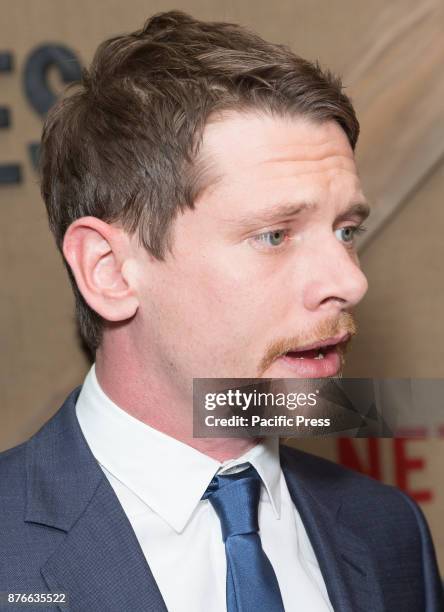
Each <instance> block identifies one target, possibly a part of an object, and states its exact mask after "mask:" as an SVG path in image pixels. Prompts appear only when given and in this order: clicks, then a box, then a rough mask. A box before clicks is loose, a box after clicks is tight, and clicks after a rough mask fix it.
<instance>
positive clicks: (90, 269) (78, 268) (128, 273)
mask: <svg viewBox="0 0 444 612" xmlns="http://www.w3.org/2000/svg"><path fill="white" fill-rule="evenodd" d="M63 254H64V256H65V258H66V260H67V262H68V263H69V265H70V267H71V270H72V272H73V274H74V277H75V280H76V283H77V286H78V288H79V290H80V292H81V294H82V295H83V297H84V299H85V301H86V302H87V304H88V305H89V306H90V307H91V308H92V309H93V310H95V311H96V312H97V313H98V314H99V315H100V316H101V317H103V318H104V319H105V320H107V321H125V320H126V319H130V318H131V317H132V316H134V314H135V313H136V311H137V308H138V306H139V301H138V297H137V283H136V274H135V260H134V258H133V249H132V243H131V239H130V237H129V235H128V234H127V233H126V232H125V231H124V230H123V229H121V228H118V227H116V226H113V225H110V224H109V223H105V222H104V221H101V220H100V219H97V218H96V217H82V218H80V219H77V220H76V221H74V222H73V223H72V224H71V225H70V226H69V228H68V229H67V231H66V233H65V236H64V239H63Z"/></svg>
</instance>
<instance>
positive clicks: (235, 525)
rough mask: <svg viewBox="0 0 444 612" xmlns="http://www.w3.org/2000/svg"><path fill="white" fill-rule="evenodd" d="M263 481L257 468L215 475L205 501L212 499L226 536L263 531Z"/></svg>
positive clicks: (211, 501) (223, 534)
mask: <svg viewBox="0 0 444 612" xmlns="http://www.w3.org/2000/svg"><path fill="white" fill-rule="evenodd" d="M260 491H261V479H260V476H259V474H258V473H257V472H256V470H255V469H254V467H253V466H250V467H249V468H248V469H246V470H244V471H242V472H237V473H236V474H229V475H226V476H214V478H213V479H212V481H211V482H210V484H209V485H208V488H207V490H206V492H205V494H204V495H203V497H202V499H208V500H209V501H210V503H211V505H212V506H213V508H214V510H215V511H216V514H217V515H218V517H219V520H220V524H221V528H222V537H223V540H224V542H225V540H226V539H227V538H228V537H230V536H235V535H241V534H247V533H255V532H257V531H259V524H258V504H259V496H260Z"/></svg>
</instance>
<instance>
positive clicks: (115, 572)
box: [41, 480, 166, 612]
mask: <svg viewBox="0 0 444 612" xmlns="http://www.w3.org/2000/svg"><path fill="white" fill-rule="evenodd" d="M41 572H42V575H43V577H44V579H45V580H46V582H47V584H48V586H49V588H50V589H51V590H53V591H56V592H57V591H58V592H60V591H62V592H66V593H68V597H69V600H70V607H69V609H70V610H73V611H74V610H76V611H77V610H78V611H79V612H80V611H82V612H83V611H84V610H107V611H109V612H123V611H128V612H133V611H134V610H153V611H154V610H155V611H156V612H157V611H159V612H160V611H165V612H166V606H165V603H164V601H163V599H162V596H161V594H160V591H159V589H158V587H157V585H156V582H155V580H154V577H153V575H152V573H151V570H150V568H149V567H148V565H147V563H146V560H145V557H144V555H143V553H142V550H141V548H140V546H139V543H138V541H137V539H136V536H135V534H134V531H133V529H132V527H131V525H130V523H129V521H128V519H127V517H126V515H125V513H124V511H123V509H122V507H121V506H120V504H119V503H118V502H117V501H116V498H115V494H114V491H112V490H111V487H110V485H109V484H108V483H107V482H106V481H105V480H102V483H101V484H100V485H99V487H98V489H97V491H96V493H95V495H94V497H93V499H92V500H91V503H90V504H89V505H88V507H87V508H86V510H85V513H84V514H83V515H82V516H81V517H80V519H79V520H78V522H77V523H76V524H75V525H74V526H73V528H72V529H71V530H70V531H69V533H68V535H67V537H66V539H65V540H64V542H63V544H62V545H61V546H60V547H59V548H58V549H57V551H56V553H55V554H54V555H53V556H52V557H51V558H50V559H49V561H47V563H46V564H45V565H44V566H43V567H42V570H41ZM62 610H63V608H62Z"/></svg>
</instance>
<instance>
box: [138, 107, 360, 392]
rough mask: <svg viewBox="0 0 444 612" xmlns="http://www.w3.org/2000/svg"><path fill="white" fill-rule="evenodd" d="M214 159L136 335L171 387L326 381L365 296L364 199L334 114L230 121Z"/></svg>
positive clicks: (153, 276) (210, 141)
mask: <svg viewBox="0 0 444 612" xmlns="http://www.w3.org/2000/svg"><path fill="white" fill-rule="evenodd" d="M202 154H203V155H204V156H206V157H207V158H208V159H209V160H210V161H211V163H212V166H213V171H214V172H215V174H216V175H217V176H218V177H219V178H218V180H216V181H215V182H214V183H213V184H212V185H211V186H210V187H208V188H207V189H206V190H205V191H204V192H203V193H202V194H201V196H200V197H199V198H198V200H197V201H196V206H195V209H194V210H189V209H187V210H186V212H185V213H183V214H181V215H179V216H178V218H177V219H176V221H175V224H174V228H173V253H172V254H168V255H167V258H166V261H165V262H157V261H155V262H154V263H153V261H152V259H148V257H147V262H148V261H149V264H148V263H147V266H148V267H147V275H146V278H147V280H146V283H145V284H144V288H143V293H142V301H141V305H140V307H139V316H138V317H137V318H136V332H135V342H136V343H137V345H138V348H139V350H140V351H141V352H142V353H145V355H146V363H147V364H149V367H154V368H156V371H157V372H158V373H162V376H164V377H165V376H166V377H167V378H168V380H170V383H171V385H173V386H179V387H180V388H181V389H182V390H183V389H187V390H189V389H190V385H191V383H192V378H193V377H218V378H222V377H234V378H243V377H282V378H299V377H301V378H302V377H309V378H310V377H322V376H334V375H336V374H338V372H339V370H340V368H341V358H340V352H341V351H340V348H341V347H338V346H336V347H333V348H332V347H330V348H324V350H323V351H322V352H323V358H322V357H321V356H320V355H319V351H318V350H317V349H315V350H313V351H306V352H301V349H305V348H307V347H311V346H312V345H313V344H316V345H319V344H320V343H324V344H325V343H327V344H331V343H332V342H333V344H336V343H337V342H338V340H344V341H345V342H346V340H347V338H348V337H350V336H351V335H353V333H354V331H355V330H354V326H353V323H352V318H351V316H350V315H349V314H347V313H348V312H349V311H350V309H351V308H352V307H353V306H354V305H355V304H357V303H358V302H359V301H360V300H361V298H362V297H363V296H364V294H365V292H366V290H367V282H366V279H365V277H364V275H363V274H362V272H361V270H360V268H359V264H358V259H357V256H356V251H355V246H354V240H353V234H354V232H355V229H350V228H357V227H358V226H359V225H360V223H361V222H362V217H363V213H364V215H365V210H364V211H363V209H364V208H365V207H364V206H363V204H364V203H365V200H364V197H363V194H362V191H361V187H360V183H359V178H358V175H357V172H356V166H355V162H354V157H353V152H352V149H351V147H350V145H349V143H348V140H347V137H346V136H345V133H344V132H343V130H342V129H341V128H340V127H339V125H337V124H336V123H335V122H326V123H324V124H317V123H313V122H311V121H308V120H305V119H299V118H298V119H290V118H288V119H283V118H271V117H268V116H263V115H258V114H249V115H246V114H243V115H241V114H237V113H232V114H230V115H227V116H226V117H225V118H224V119H223V120H220V121H218V122H213V123H210V124H209V125H208V126H207V128H206V130H205V132H204V138H203V144H202Z"/></svg>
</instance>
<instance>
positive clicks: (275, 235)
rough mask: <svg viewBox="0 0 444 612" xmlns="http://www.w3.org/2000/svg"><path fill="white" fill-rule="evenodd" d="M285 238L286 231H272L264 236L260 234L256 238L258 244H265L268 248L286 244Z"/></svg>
mask: <svg viewBox="0 0 444 612" xmlns="http://www.w3.org/2000/svg"><path fill="white" fill-rule="evenodd" d="M285 236H286V231H285V230H272V231H270V232H264V233H263V234H258V235H257V236H255V237H254V238H255V240H257V241H258V242H262V243H265V245H266V246H271V247H278V246H280V245H281V244H282V243H283V242H284V240H285Z"/></svg>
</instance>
